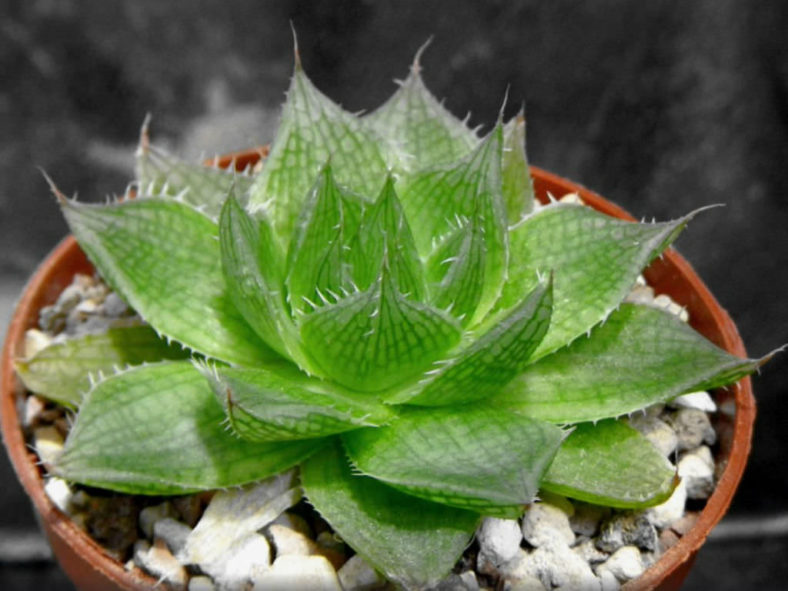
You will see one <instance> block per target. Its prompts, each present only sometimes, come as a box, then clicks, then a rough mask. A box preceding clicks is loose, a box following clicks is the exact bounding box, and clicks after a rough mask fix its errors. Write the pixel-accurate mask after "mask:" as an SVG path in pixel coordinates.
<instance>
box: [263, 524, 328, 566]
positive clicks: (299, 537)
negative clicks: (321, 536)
mask: <svg viewBox="0 0 788 591" xmlns="http://www.w3.org/2000/svg"><path fill="white" fill-rule="evenodd" d="M265 531H266V533H267V534H268V537H269V539H270V540H271V543H272V544H273V546H274V550H275V551H276V557H277V558H279V557H280V556H285V555H289V554H293V555H297V556H311V555H313V554H317V553H318V552H317V544H315V542H313V541H312V540H310V539H309V538H307V537H306V536H305V535H304V534H302V533H299V532H297V531H293V530H292V529H290V528H289V527H285V526H284V525H278V524H276V523H272V524H271V525H269V526H268V527H267V528H265Z"/></svg>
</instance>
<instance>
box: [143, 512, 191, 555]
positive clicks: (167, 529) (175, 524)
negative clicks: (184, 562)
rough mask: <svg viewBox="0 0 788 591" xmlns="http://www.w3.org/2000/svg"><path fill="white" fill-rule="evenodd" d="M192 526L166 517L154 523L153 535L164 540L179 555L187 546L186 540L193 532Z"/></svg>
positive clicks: (171, 550)
mask: <svg viewBox="0 0 788 591" xmlns="http://www.w3.org/2000/svg"><path fill="white" fill-rule="evenodd" d="M191 531H192V528H190V527H189V526H188V525H186V524H185V523H181V522H180V521H177V520H175V519H173V518H172V517H165V518H164V519H160V520H158V521H157V522H156V523H154V524H153V537H154V538H155V539H160V540H163V541H164V543H165V544H167V547H168V548H169V549H170V552H172V553H173V554H175V555H177V554H179V553H180V552H181V551H182V550H183V548H184V547H185V546H186V540H187V538H188V537H189V534H190V533H191Z"/></svg>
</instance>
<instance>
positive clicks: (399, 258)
mask: <svg viewBox="0 0 788 591" xmlns="http://www.w3.org/2000/svg"><path fill="white" fill-rule="evenodd" d="M349 256H350V258H351V260H352V266H353V279H354V281H355V283H356V286H357V287H358V289H360V290H362V291H363V290H365V289H367V288H369V286H370V285H372V283H373V282H374V281H375V280H376V279H377V278H378V276H379V275H380V272H381V267H382V265H383V259H384V257H387V258H388V261H389V264H390V267H391V272H392V275H393V277H394V284H395V285H396V286H397V288H398V289H399V291H400V292H401V293H403V294H407V295H408V297H410V298H411V299H414V300H419V301H420V300H422V299H423V298H424V292H425V286H424V271H423V269H422V266H421V261H420V260H419V254H418V251H417V250H416V243H415V242H414V240H413V234H412V233H411V231H410V226H409V224H408V220H407V219H406V218H405V213H404V212H403V211H402V205H401V204H400V202H399V199H398V198H397V194H396V192H395V191H394V181H393V179H392V178H391V177H389V178H388V179H387V180H386V183H385V184H384V185H383V190H382V191H381V193H380V195H379V196H378V198H377V200H376V201H375V203H374V204H373V205H370V206H369V207H367V208H366V210H365V211H364V215H363V217H362V219H361V225H360V226H359V229H358V233H357V234H356V236H355V237H354V239H353V241H352V242H351V244H350V250H349Z"/></svg>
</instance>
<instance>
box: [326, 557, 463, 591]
mask: <svg viewBox="0 0 788 591" xmlns="http://www.w3.org/2000/svg"><path fill="white" fill-rule="evenodd" d="M337 576H338V577H339V582H340V583H341V585H342V588H343V589H344V590H345V591H362V590H364V589H374V588H376V587H380V586H382V585H385V583H386V579H385V578H384V577H383V576H382V575H381V574H380V573H378V572H377V571H376V570H375V569H374V568H372V566H370V564H369V563H368V562H367V561H366V560H364V559H363V558H362V557H361V556H359V555H358V554H354V555H353V556H351V557H350V558H349V559H348V561H347V562H345V564H343V565H342V567H341V568H340V569H339V570H338V571H337ZM474 580H476V578H475V577H474ZM476 588H477V589H478V588H479V586H478V585H476Z"/></svg>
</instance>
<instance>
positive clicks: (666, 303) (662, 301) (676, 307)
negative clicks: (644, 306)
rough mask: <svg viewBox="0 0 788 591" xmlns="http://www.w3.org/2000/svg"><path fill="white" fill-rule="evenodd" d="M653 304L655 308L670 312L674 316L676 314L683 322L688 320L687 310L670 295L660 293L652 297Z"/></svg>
mask: <svg viewBox="0 0 788 591" xmlns="http://www.w3.org/2000/svg"><path fill="white" fill-rule="evenodd" d="M653 305H654V306H655V307H657V308H661V309H662V310H665V311H666V312H670V313H671V314H673V315H674V316H678V317H679V318H681V320H683V321H684V322H687V321H688V320H689V313H688V312H687V310H686V308H684V307H683V306H682V305H680V304H678V303H676V302H674V301H673V300H672V299H671V297H670V296H668V295H666V294H660V295H658V296H656V297H655V298H654V303H653Z"/></svg>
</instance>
